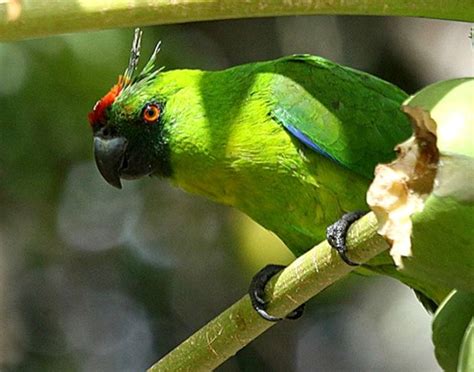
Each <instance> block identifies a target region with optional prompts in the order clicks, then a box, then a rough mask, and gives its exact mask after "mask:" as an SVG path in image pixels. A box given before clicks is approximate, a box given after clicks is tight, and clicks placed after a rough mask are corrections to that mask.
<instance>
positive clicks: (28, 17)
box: [0, 0, 474, 41]
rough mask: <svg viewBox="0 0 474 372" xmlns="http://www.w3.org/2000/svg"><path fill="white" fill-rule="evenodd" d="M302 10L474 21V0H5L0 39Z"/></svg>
mask: <svg viewBox="0 0 474 372" xmlns="http://www.w3.org/2000/svg"><path fill="white" fill-rule="evenodd" d="M302 14H304V15H311V14H347V15H379V16H382V15H384V16H411V17H428V18H439V19H450V20H460V21H474V7H473V6H472V0H455V1H454V0H453V1H445V0H424V1H413V0H386V1H380V0H293V1H285V0H254V1H235V0H175V1H169V0H166V1H165V0H134V1H129V0H115V1H106V2H104V1H97V0H76V1H71V0H35V1H19V0H5V1H0V41H6V40H19V39H25V38H31V37H40V36H46V35H54V34H61V33H67V32H81V31H91V30H103V29H107V28H115V27H130V26H144V25H159V24H170V23H183V22H193V21H206V20H217V19H231V18H246V17H269V16H284V15H302Z"/></svg>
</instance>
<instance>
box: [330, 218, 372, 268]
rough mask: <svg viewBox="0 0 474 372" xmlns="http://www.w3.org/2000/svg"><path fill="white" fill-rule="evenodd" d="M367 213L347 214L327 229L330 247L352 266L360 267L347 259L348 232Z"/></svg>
mask: <svg viewBox="0 0 474 372" xmlns="http://www.w3.org/2000/svg"><path fill="white" fill-rule="evenodd" d="M366 213H367V212H364V211H356V212H349V213H346V214H345V215H343V216H342V217H341V219H340V220H338V221H336V222H334V223H333V224H332V225H330V226H328V228H327V229H326V239H327V241H328V243H329V245H330V246H331V247H332V248H334V249H335V250H336V251H337V253H339V256H340V257H341V259H342V260H343V261H344V262H345V263H346V264H348V265H350V266H359V264H358V263H357V262H354V261H352V260H351V259H349V257H347V246H346V238H347V232H348V231H349V227H350V226H351V225H352V224H353V223H354V222H355V221H357V220H358V219H359V218H361V217H362V216H363V215H365V214H366Z"/></svg>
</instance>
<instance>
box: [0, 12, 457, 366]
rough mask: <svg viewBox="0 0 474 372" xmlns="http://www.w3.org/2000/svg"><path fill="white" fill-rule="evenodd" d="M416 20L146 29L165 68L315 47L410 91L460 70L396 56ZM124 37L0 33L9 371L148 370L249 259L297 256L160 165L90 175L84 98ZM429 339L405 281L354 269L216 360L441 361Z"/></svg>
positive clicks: (0, 304)
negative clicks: (109, 179) (131, 175)
mask: <svg viewBox="0 0 474 372" xmlns="http://www.w3.org/2000/svg"><path fill="white" fill-rule="evenodd" d="M410 22H422V21H420V20H412V21H410ZM423 22H427V23H425V28H426V29H431V30H432V32H433V33H436V32H438V30H443V32H442V35H445V34H448V35H449V32H451V31H449V30H457V31H456V32H458V34H459V30H458V28H456V27H457V26H453V25H454V24H453V23H442V22H428V21H423ZM410 25H411V26H410ZM410 27H413V25H412V23H408V24H406V23H403V22H401V21H400V22H399V21H397V20H394V19H386V18H363V17H351V18H349V17H291V18H278V19H272V18H268V19H259V20H236V21H225V22H224V21H222V22H207V23H196V24H188V25H182V26H167V27H159V28H147V29H145V30H144V31H145V32H144V45H143V54H144V55H146V54H147V52H151V51H152V49H153V46H154V43H155V42H156V41H157V40H159V39H161V40H162V41H163V47H162V52H160V56H159V58H160V63H161V64H163V65H164V66H166V68H180V67H187V68H202V69H215V68H225V67H228V66H231V65H235V64H237V63H243V62H249V61H256V60H264V59H271V58H276V57H279V56H281V55H287V54H291V53H297V52H298V53H313V54H319V55H322V56H326V57H330V58H332V59H334V60H336V61H337V62H340V63H344V64H347V65H351V66H353V67H356V68H362V69H365V70H367V71H369V72H371V73H374V74H376V75H379V76H381V77H383V78H386V79H388V80H390V81H392V82H394V83H397V84H399V85H400V86H402V88H405V89H407V90H408V91H409V92H411V91H414V90H415V89H418V88H420V86H421V85H423V84H425V83H427V82H428V81H429V79H434V80H436V79H441V78H443V79H446V78H449V77H455V75H454V76H453V74H455V73H451V75H449V74H448V75H449V76H438V75H430V76H428V75H426V71H425V70H426V69H425V66H426V61H425V62H424V63H422V64H421V66H422V68H423V72H420V71H421V70H417V69H416V66H417V62H416V61H417V59H416V58H419V59H420V60H423V56H415V57H413V58H412V57H410V58H412V59H411V60H410V61H408V60H405V59H404V58H405V57H404V55H405V54H404V52H403V50H405V49H403V48H405V47H406V45H405V44H407V42H406V40H404V39H403V40H402V41H400V40H399V38H398V33H400V32H401V33H403V30H405V29H407V28H408V29H409V28H410ZM446 27H447V28H446ZM446 30H447V31H446ZM131 38H132V30H130V29H127V30H114V31H107V32H96V33H85V34H80V35H65V36H60V37H52V38H47V39H42V40H30V41H23V42H17V43H9V44H8V43H5V44H0V206H1V207H0V329H2V332H1V333H0V369H1V370H2V371H3V370H5V371H20V370H21V371H109V370H110V371H112V370H113V371H137V370H143V369H145V368H146V367H147V366H149V365H151V363H152V362H154V361H155V360H157V359H158V358H159V357H160V356H162V355H164V354H165V353H166V352H167V351H169V350H170V349H171V348H172V347H174V346H175V345H176V344H177V343H179V342H180V341H181V340H183V339H184V338H185V337H187V336H188V335H189V334H191V333H192V332H193V330H195V329H197V328H198V327H200V326H202V325H203V324H204V323H205V322H207V321H208V320H210V319H211V318H212V317H213V316H214V315H216V314H218V313H219V312H220V311H222V310H223V309H225V308H226V307H227V306H229V305H230V304H231V303H232V302H233V301H235V300H236V299H238V298H239V297H240V296H241V295H242V294H243V293H244V292H245V291H246V287H247V284H248V282H249V280H250V278H251V276H252V275H253V273H254V272H255V271H256V268H258V267H260V266H261V265H263V263H267V262H270V261H272V262H287V261H288V260H289V259H291V256H290V255H289V253H288V252H287V251H286V250H285V248H284V247H283V246H282V244H281V243H280V242H278V241H277V240H276V238H275V237H274V236H273V235H271V234H270V233H268V232H266V231H263V230H262V229H261V228H260V227H258V226H256V225H255V224H254V223H253V222H251V221H249V220H248V219H247V218H246V217H244V216H241V215H239V214H238V213H237V212H235V211H232V210H229V209H228V208H225V207H222V206H218V205H215V204H212V203H210V202H208V201H207V200H203V199H201V198H197V197H194V196H190V195H186V194H184V193H182V192H181V191H179V190H176V189H173V188H172V187H170V186H169V185H167V184H166V183H165V182H162V181H160V180H157V179H147V180H142V181H139V182H130V183H126V185H125V188H124V190H123V191H117V190H113V189H112V188H110V187H109V186H108V185H106V184H105V182H103V180H101V179H100V176H99V175H98V172H97V171H96V169H95V167H94V165H93V164H92V161H91V160H92V151H91V147H92V141H91V133H90V129H89V127H88V124H87V113H88V111H89V110H90V109H91V108H92V106H93V105H94V103H95V102H96V100H97V99H99V98H100V97H101V96H102V95H103V94H104V93H106V92H107V90H108V89H110V87H111V86H112V85H113V84H114V83H115V81H116V79H117V76H118V75H119V74H120V73H122V72H123V70H124V69H125V67H126V64H127V61H128V55H129V48H130V41H131ZM444 40H445V39H444V38H442V37H439V38H438V40H437V41H438V42H439V43H438V44H437V45H438V46H433V45H432V44H430V48H434V49H436V50H438V51H443V53H445V54H446V55H449V58H450V59H453V55H454V54H455V53H456V50H458V49H459V50H461V48H458V49H453V48H457V47H456V46H453V45H452V43H451V44H449V46H446V45H445V44H442V42H443V41H444ZM413 42H414V43H417V42H419V41H417V39H416V38H415V37H414V40H413ZM440 59H441V58H440ZM459 60H460V61H462V58H459ZM429 63H432V61H430V62H429ZM460 68H461V70H462V68H463V67H460ZM423 74H425V75H423ZM420 76H422V77H420ZM427 76H428V77H427ZM267 249H268V250H272V251H273V253H271V254H268V256H267V255H266V253H265V252H266V251H267ZM257 256H258V257H257ZM408 314H409V316H408ZM400 324H403V325H402V326H400ZM428 340H429V318H428V316H427V315H426V314H424V313H423V310H422V309H421V307H419V306H418V304H417V303H416V300H415V299H414V297H413V298H412V295H411V293H410V291H409V290H408V289H405V288H402V287H401V286H399V285H397V284H395V283H393V282H390V281H387V280H380V279H379V280H377V279H370V280H368V279H364V280H362V279H358V278H356V279H352V280H347V281H343V282H342V283H340V284H338V285H337V286H334V287H333V288H331V289H329V290H328V291H326V292H325V293H324V294H323V295H321V296H318V298H316V299H315V300H313V301H311V303H310V304H309V309H308V313H307V315H306V317H305V318H304V319H303V320H301V321H299V322H296V323H290V322H284V323H282V324H281V325H279V326H278V327H275V328H274V329H272V330H270V331H269V332H268V333H266V334H265V335H263V336H262V337H261V338H259V339H258V340H256V341H255V342H254V343H252V344H251V345H250V346H249V347H248V348H246V349H245V350H243V351H242V352H240V353H238V355H237V356H236V357H235V358H233V359H231V360H230V361H228V362H227V363H226V364H225V365H224V366H223V367H222V370H225V371H239V370H245V371H252V370H274V371H279V370H281V371H283V370H284V371H289V370H297V371H306V370H308V369H311V368H313V367H314V366H315V365H317V366H318V367H319V368H320V370H334V369H338V370H349V369H350V370H368V369H369V370H381V369H384V370H388V371H390V370H393V371H395V370H400V369H408V370H420V369H425V370H433V369H434V368H436V364H435V362H434V358H433V355H432V354H433V353H432V346H431V345H430V344H429V341H428ZM408 344H413V345H410V347H409V349H410V350H406V349H407V346H406V345H408Z"/></svg>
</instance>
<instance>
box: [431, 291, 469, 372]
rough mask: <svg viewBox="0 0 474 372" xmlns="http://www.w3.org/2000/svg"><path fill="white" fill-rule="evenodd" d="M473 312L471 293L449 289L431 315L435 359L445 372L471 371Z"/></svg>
mask: <svg viewBox="0 0 474 372" xmlns="http://www.w3.org/2000/svg"><path fill="white" fill-rule="evenodd" d="M473 314H474V293H469V292H460V291H453V292H451V294H450V295H449V296H448V297H447V298H446V299H445V301H444V302H443V303H442V304H441V305H440V307H439V309H438V311H437V312H436V314H435V317H434V320H433V325H432V329H433V343H434V346H435V354H436V359H437V360H438V363H439V364H440V366H441V367H442V368H443V369H444V370H445V371H447V372H451V371H452V372H455V371H460V372H464V371H472V363H473V360H474V359H473V358H474V355H473V350H474V347H473V340H474V336H473V333H474V331H472V328H473V327H472V322H473ZM470 323H471V324H470ZM468 327H470V328H471V329H470V330H468ZM465 334H466V336H465ZM463 338H464V340H463ZM461 347H462V354H461ZM458 361H460V365H459V369H458ZM469 367H471V368H469Z"/></svg>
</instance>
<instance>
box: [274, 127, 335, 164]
mask: <svg viewBox="0 0 474 372" xmlns="http://www.w3.org/2000/svg"><path fill="white" fill-rule="evenodd" d="M282 124H283V127H284V128H285V129H286V130H287V131H288V132H290V133H291V135H293V136H294V137H296V138H297V139H298V140H299V141H300V142H301V143H303V144H304V145H305V146H307V147H308V148H310V149H311V150H313V151H316V152H317V153H318V154H320V155H322V156H324V157H326V158H328V159H331V160H332V161H334V162H336V163H338V164H341V163H340V162H339V161H338V160H337V159H336V158H335V157H334V156H332V155H331V154H330V153H328V152H327V151H324V150H323V149H322V148H321V147H320V146H318V144H317V143H315V142H313V141H312V140H311V138H309V137H308V136H307V135H306V134H304V133H303V132H301V131H300V130H298V129H296V128H295V127H294V126H292V125H290V124H288V123H282ZM341 165H342V164H341Z"/></svg>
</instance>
